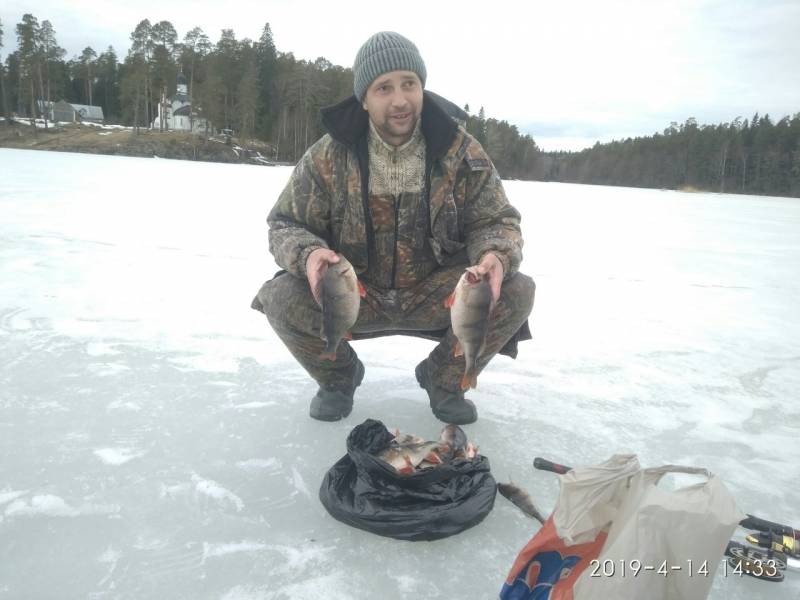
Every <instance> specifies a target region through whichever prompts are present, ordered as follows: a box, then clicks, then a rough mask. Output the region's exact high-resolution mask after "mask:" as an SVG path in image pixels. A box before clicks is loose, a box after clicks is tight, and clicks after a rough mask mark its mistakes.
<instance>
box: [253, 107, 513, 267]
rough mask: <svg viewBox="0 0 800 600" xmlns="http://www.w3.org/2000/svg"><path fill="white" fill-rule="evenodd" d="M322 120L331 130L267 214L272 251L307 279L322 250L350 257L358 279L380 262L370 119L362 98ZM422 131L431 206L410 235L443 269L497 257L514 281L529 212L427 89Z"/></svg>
mask: <svg viewBox="0 0 800 600" xmlns="http://www.w3.org/2000/svg"><path fill="white" fill-rule="evenodd" d="M322 115H323V123H324V124H325V125H326V127H327V128H328V131H329V132H330V133H328V134H327V135H325V136H323V137H322V138H321V139H320V140H319V141H318V142H316V143H315V144H314V145H313V146H312V147H311V148H309V149H308V151H307V152H306V153H305V155H304V156H303V158H302V159H301V160H300V162H299V163H298V164H297V166H296V168H295V170H294V172H293V173H292V176H291V179H290V180H289V183H288V184H287V186H286V188H285V189H284V190H283V192H282V193H281V195H280V197H279V198H278V201H277V202H276V204H275V206H274V207H273V209H272V211H271V212H270V214H269V217H268V218H267V222H268V224H269V247H270V252H272V254H273V256H274V257H275V261H276V263H277V264H278V265H279V266H280V267H282V268H283V269H286V270H287V271H289V272H290V273H292V274H293V275H295V276H298V277H305V263H306V260H307V258H308V255H309V254H310V253H311V252H312V251H313V250H315V249H316V248H331V249H333V250H335V251H337V252H340V253H341V254H343V255H344V256H346V257H347V259H348V260H349V261H350V262H351V263H352V264H353V266H354V268H355V270H356V272H357V273H364V272H366V271H368V270H369V267H370V261H371V260H374V250H372V249H374V247H375V246H374V231H373V228H372V223H371V217H370V210H369V189H368V188H369V185H368V183H369V172H368V169H369V160H368V151H367V128H368V115H367V113H366V111H364V110H363V108H362V107H361V104H360V103H359V102H358V101H357V100H356V99H355V97H350V98H348V99H347V100H345V101H344V102H341V103H339V104H337V105H334V106H331V107H328V108H325V109H323V111H322ZM422 132H423V135H424V136H425V143H426V147H427V150H426V167H425V172H426V179H425V191H426V193H425V195H424V199H425V201H426V202H427V210H422V211H418V212H416V213H410V214H414V215H415V216H414V219H415V222H414V223H407V224H405V225H404V227H405V229H416V230H417V231H418V235H417V236H416V237H417V238H418V239H420V240H422V243H420V244H418V247H419V248H420V251H421V252H422V250H423V246H424V250H425V252H426V253H430V252H431V251H432V253H433V255H434V257H435V260H436V262H437V263H438V264H439V265H442V266H447V265H452V264H458V263H459V262H463V263H464V264H467V263H469V264H477V263H478V262H479V261H480V259H481V258H482V257H483V255H484V254H485V253H486V252H489V251H492V252H494V253H496V254H497V255H498V257H499V258H500V260H501V262H502V263H503V267H504V269H505V276H506V277H509V276H511V275H513V274H514V273H516V271H517V269H518V268H519V264H520V261H521V260H522V235H521V232H520V227H519V222H520V215H519V212H518V211H517V210H516V209H515V208H514V207H512V206H511V204H509V202H508V200H507V198H506V195H505V192H504V190H503V185H502V183H501V181H500V177H499V175H498V173H497V170H496V169H495V168H494V165H493V164H492V163H491V161H490V159H489V157H488V156H487V154H486V152H485V151H484V150H483V148H481V146H480V144H479V143H478V142H477V141H476V140H475V138H473V137H472V136H471V135H469V134H468V133H467V132H466V131H464V129H463V128H461V127H458V125H457V124H456V123H455V122H454V121H453V120H452V119H451V118H450V117H449V116H448V115H447V114H446V113H445V112H444V111H443V110H442V108H440V106H439V105H438V104H436V102H435V101H434V100H433V99H432V98H431V97H430V96H429V95H428V94H427V93H425V98H424V101H423V109H422ZM419 231H422V235H421V236H420V235H419ZM412 259H413V258H412Z"/></svg>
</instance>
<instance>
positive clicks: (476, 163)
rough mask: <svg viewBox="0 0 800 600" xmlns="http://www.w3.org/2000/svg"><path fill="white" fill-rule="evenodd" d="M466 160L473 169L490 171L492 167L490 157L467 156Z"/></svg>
mask: <svg viewBox="0 0 800 600" xmlns="http://www.w3.org/2000/svg"><path fill="white" fill-rule="evenodd" d="M466 160H467V164H468V165H469V168H470V169H471V170H473V171H490V170H491V169H492V163H490V162H489V159H486V158H469V157H467V159H466Z"/></svg>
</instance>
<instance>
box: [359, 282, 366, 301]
mask: <svg viewBox="0 0 800 600" xmlns="http://www.w3.org/2000/svg"><path fill="white" fill-rule="evenodd" d="M358 295H359V296H361V297H362V298H366V297H367V288H365V287H364V284H363V283H361V282H360V281H359V282H358Z"/></svg>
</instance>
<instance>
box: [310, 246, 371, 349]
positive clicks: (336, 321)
mask: <svg viewBox="0 0 800 600" xmlns="http://www.w3.org/2000/svg"><path fill="white" fill-rule="evenodd" d="M338 256H339V262H337V263H334V264H332V265H329V266H328V268H327V270H326V271H325V275H323V277H322V279H321V280H320V284H319V285H320V289H319V294H318V297H319V299H320V305H321V306H322V331H321V332H320V337H321V338H322V339H323V340H325V342H326V346H325V350H323V352H322V354H320V358H324V359H327V360H336V349H337V348H338V347H339V342H340V341H341V340H342V339H350V329H352V327H353V325H355V322H356V319H358V309H359V306H360V304H361V298H363V297H364V295H365V291H364V286H363V285H361V283H360V282H359V281H358V278H357V277H356V272H355V271H354V270H353V265H351V264H350V262H349V261H348V260H347V259H346V258H345V257H344V256H342V255H341V254H339V255H338Z"/></svg>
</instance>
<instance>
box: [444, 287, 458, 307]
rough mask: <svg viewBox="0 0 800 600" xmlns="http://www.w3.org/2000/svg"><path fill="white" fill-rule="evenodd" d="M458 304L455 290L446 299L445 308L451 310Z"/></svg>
mask: <svg viewBox="0 0 800 600" xmlns="http://www.w3.org/2000/svg"><path fill="white" fill-rule="evenodd" d="M455 303H456V291H455V290H453V291H452V292H451V293H450V295H449V296H448V297H447V298H445V299H444V307H445V308H450V307H451V306H453V304H455Z"/></svg>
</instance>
